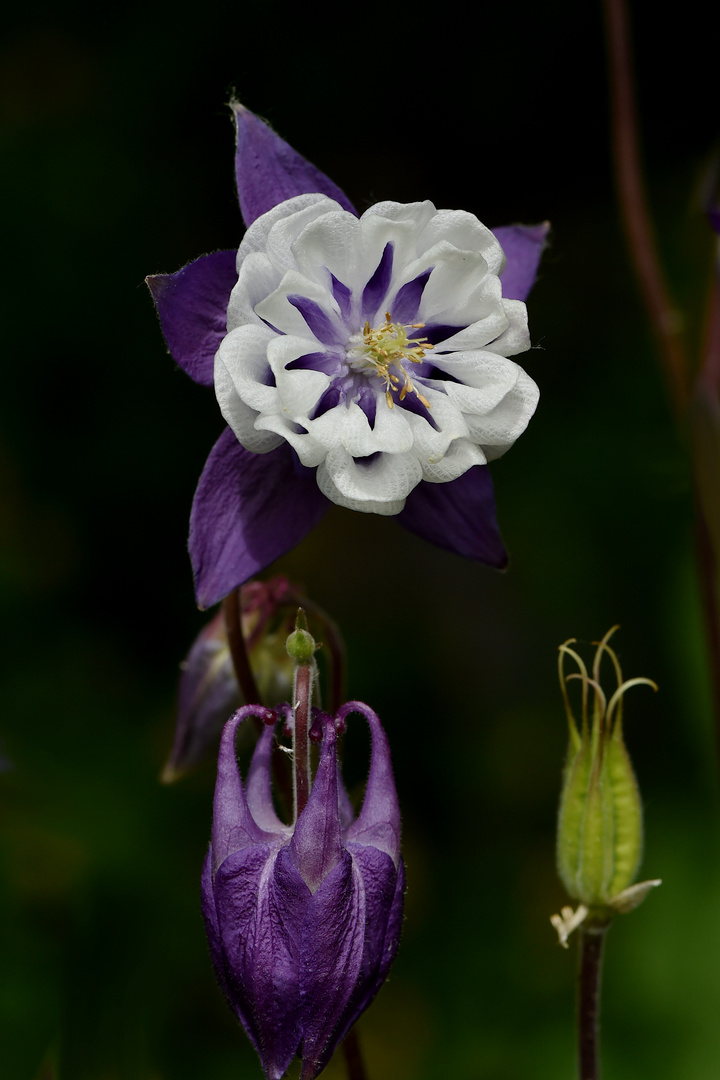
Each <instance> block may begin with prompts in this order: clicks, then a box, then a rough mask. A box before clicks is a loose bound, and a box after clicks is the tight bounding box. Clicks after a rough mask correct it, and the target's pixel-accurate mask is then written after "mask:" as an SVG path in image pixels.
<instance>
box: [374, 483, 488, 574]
mask: <svg viewBox="0 0 720 1080" xmlns="http://www.w3.org/2000/svg"><path fill="white" fill-rule="evenodd" d="M395 520H396V521H397V522H398V523H399V524H400V525H404V526H405V528H406V529H409V530H410V532H414V533H417V535H418V536H422V538H423V539H424V540H429V541H430V543H431V544H437V546H438V547H441V548H446V549H447V550H448V551H454V552H455V553H456V554H457V555H464V556H466V557H467V558H469V559H476V560H477V561H478V562H482V563H485V564H486V565H487V566H493V567H495V568H496V569H497V570H504V569H505V567H506V566H507V561H508V560H507V552H506V550H505V545H504V544H503V542H502V537H501V536H500V529H499V528H498V523H497V512H496V509H495V494H494V492H493V486H492V479H491V476H490V470H489V469H488V467H487V465H473V467H472V468H471V469H468V471H467V472H466V473H463V475H462V476H459V477H458V478H457V480H450V481H448V482H447V483H445V484H431V483H428V482H427V481H425V480H423V481H421V482H420V483H419V484H418V485H417V487H416V488H414V489H413V491H411V492H410V494H409V495H408V497H407V501H406V503H405V508H404V509H403V510H401V511H400V513H399V514H398V515H397V517H396V519H395Z"/></svg>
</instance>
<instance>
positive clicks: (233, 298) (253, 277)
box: [227, 252, 281, 330]
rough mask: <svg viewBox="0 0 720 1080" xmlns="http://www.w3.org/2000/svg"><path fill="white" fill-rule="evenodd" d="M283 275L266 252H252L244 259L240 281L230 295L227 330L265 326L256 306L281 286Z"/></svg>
mask: <svg viewBox="0 0 720 1080" xmlns="http://www.w3.org/2000/svg"><path fill="white" fill-rule="evenodd" d="M280 279H281V274H280V273H279V271H277V270H276V269H275V267H274V266H273V265H272V263H271V262H270V260H269V259H268V257H267V255H266V254H265V253H264V252H252V253H251V254H250V255H248V257H247V258H246V259H244V261H243V263H242V266H241V267H240V270H239V273H238V279H237V282H236V284H235V286H234V287H233V290H232V292H231V293H230V301H229V303H228V310H227V328H228V330H234V329H235V328H236V327H237V326H243V325H244V324H245V323H254V324H255V325H256V326H261V325H264V324H263V322H262V319H261V318H260V317H259V315H256V314H255V305H256V304H257V303H259V302H260V301H261V300H262V299H263V298H264V297H265V296H267V295H268V293H271V292H272V291H273V290H274V289H276V288H277V287H278V285H279V284H280Z"/></svg>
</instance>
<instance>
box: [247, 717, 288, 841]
mask: <svg viewBox="0 0 720 1080" xmlns="http://www.w3.org/2000/svg"><path fill="white" fill-rule="evenodd" d="M274 738H275V728H274V726H273V727H266V728H265V729H264V731H262V732H261V734H260V738H259V739H258V741H257V743H256V746H255V750H254V751H253V756H252V761H251V762H250V768H249V769H248V774H247V776H246V778H245V798H246V799H247V805H248V808H249V810H250V813H251V814H252V816H253V820H254V821H255V822H256V824H257V825H259V826H260V828H261V829H267V831H268V832H278V833H279V832H284V831H286V830H287V832H288V833H289V832H290V830H289V828H288V827H287V826H286V825H284V824H283V823H282V821H281V820H280V818H279V817H278V816H277V814H276V813H275V806H274V804H273V797H272V789H271V786H270V780H271V763H272V748H273V740H274Z"/></svg>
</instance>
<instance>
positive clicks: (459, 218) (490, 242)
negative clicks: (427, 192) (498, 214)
mask: <svg viewBox="0 0 720 1080" xmlns="http://www.w3.org/2000/svg"><path fill="white" fill-rule="evenodd" d="M440 240H442V241H446V242H447V243H450V244H452V245H453V246H454V247H456V248H460V249H462V250H465V251H477V252H479V253H480V254H481V255H482V256H483V258H484V259H485V262H486V263H487V265H488V270H489V272H490V273H491V274H498V275H499V274H501V273H502V271H503V270H504V269H505V254H504V252H503V249H502V248H501V247H500V243H499V241H498V240H497V238H496V236H495V234H494V233H493V232H491V231H490V229H488V228H487V226H486V225H483V224H482V222H481V221H478V219H477V218H476V217H475V215H474V214H469V213H467V211H465V210H437V211H436V212H435V215H434V216H433V217H432V219H431V220H430V221H429V222H428V223H427V226H426V227H425V230H424V231H423V233H422V235H421V242H422V243H423V245H424V246H425V247H428V248H429V247H432V245H433V244H436V243H438V241H440Z"/></svg>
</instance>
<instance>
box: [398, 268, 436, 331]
mask: <svg viewBox="0 0 720 1080" xmlns="http://www.w3.org/2000/svg"><path fill="white" fill-rule="evenodd" d="M431 273H432V267H430V269H429V270H426V271H425V272H424V273H422V274H418V276H417V277H416V278H413V280H412V281H408V282H406V284H405V285H403V286H402V288H400V289H398V292H397V296H396V297H395V299H394V300H393V302H392V307H391V309H390V314H391V316H392V320H393V322H396V323H402V324H403V325H407V324H408V323H413V322H415V321H416V319H417V313H418V309H419V307H420V300H421V299H422V294H423V289H424V288H425V286H426V285H427V281H428V278H429V277H430V274H431Z"/></svg>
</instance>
